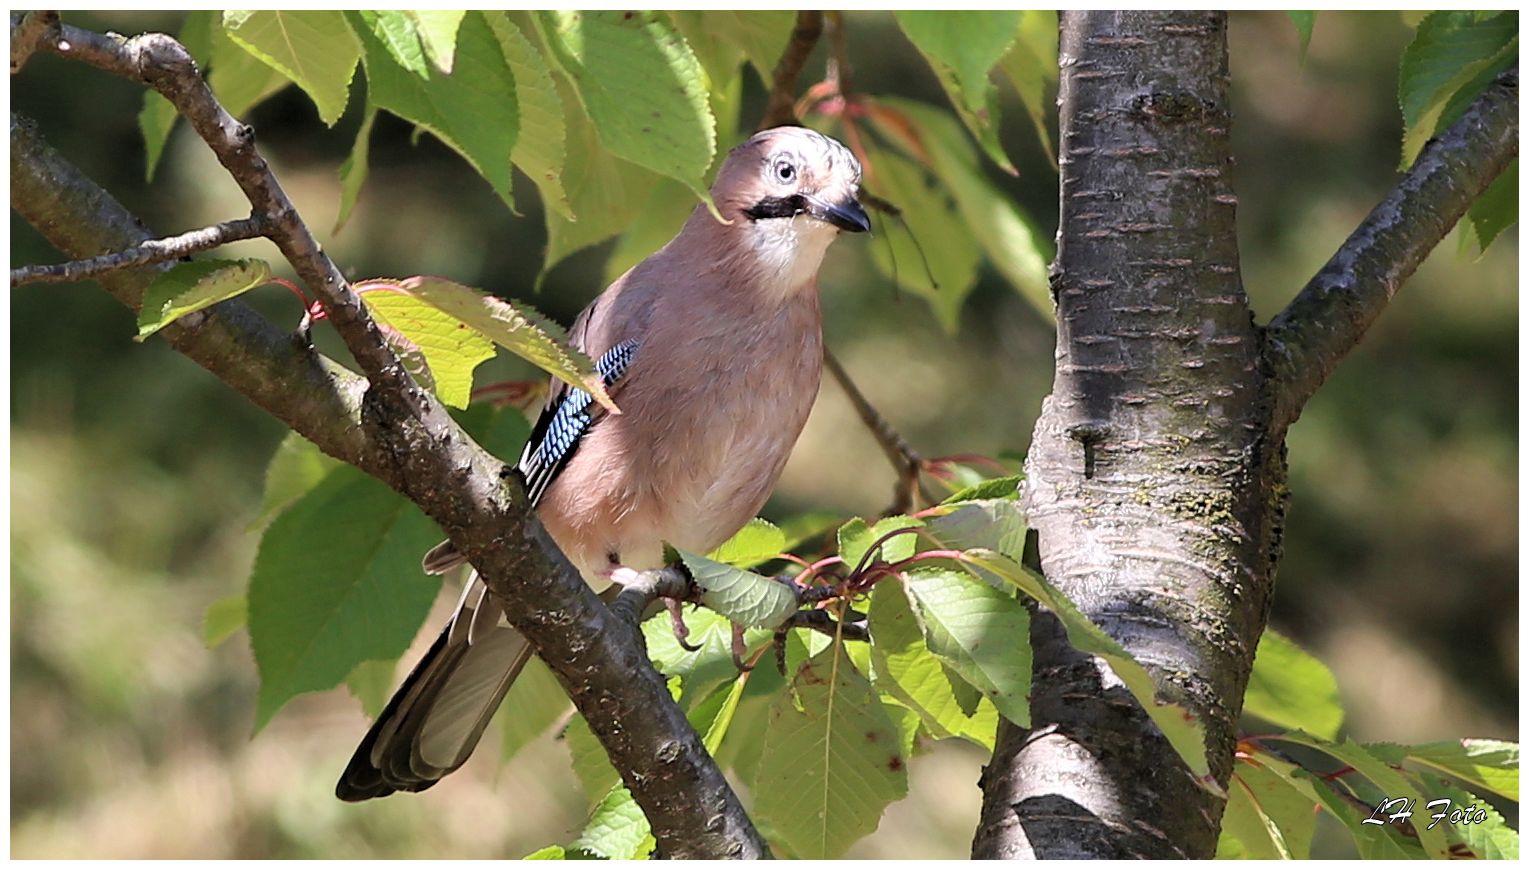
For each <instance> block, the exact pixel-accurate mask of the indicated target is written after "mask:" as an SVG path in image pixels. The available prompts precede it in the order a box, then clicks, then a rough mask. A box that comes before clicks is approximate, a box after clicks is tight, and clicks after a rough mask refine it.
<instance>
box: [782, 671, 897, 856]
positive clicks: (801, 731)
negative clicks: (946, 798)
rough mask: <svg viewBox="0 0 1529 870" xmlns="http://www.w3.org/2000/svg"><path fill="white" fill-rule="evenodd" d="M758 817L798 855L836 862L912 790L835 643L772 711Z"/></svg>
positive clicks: (887, 729)
mask: <svg viewBox="0 0 1529 870" xmlns="http://www.w3.org/2000/svg"><path fill="white" fill-rule="evenodd" d="M752 791H753V795H754V812H755V815H756V817H757V818H759V820H760V821H761V822H762V823H765V824H767V825H768V826H769V827H770V829H771V830H773V831H774V832H775V835H776V837H777V838H778V839H779V840H780V841H781V842H782V843H784V844H785V845H786V846H787V847H788V848H789V849H790V850H791V852H792V853H794V854H795V855H796V856H797V857H800V858H837V857H839V856H840V855H842V854H843V853H844V850H845V849H848V848H849V847H850V845H851V844H853V843H854V842H855V841H856V840H859V839H860V838H861V837H864V836H865V835H867V834H869V833H871V832H872V831H874V830H876V826H877V825H878V824H879V823H880V821H881V816H882V812H883V811H884V810H885V809H886V808H887V805H888V804H890V803H892V802H893V801H895V800H899V799H901V798H903V797H904V796H906V795H907V793H908V773H907V760H906V759H905V758H904V757H903V754H902V749H901V746H900V743H899V734H898V732H897V729H896V727H895V726H894V725H893V724H892V721H891V719H890V718H889V717H888V716H887V712H886V710H885V709H883V708H882V706H881V701H880V700H878V699H877V697H876V692H875V690H874V689H873V688H872V687H871V684H870V682H869V681H867V680H866V678H865V677H863V676H861V674H860V673H859V672H858V671H856V670H855V668H854V666H853V665H852V664H851V663H850V661H849V658H848V656H847V655H846V654H845V650H844V646H843V644H839V643H834V644H832V645H831V646H830V647H828V648H827V649H825V650H824V651H823V652H821V653H818V654H817V655H816V656H814V657H813V658H812V659H810V660H808V661H807V662H806V663H805V664H803V665H802V667H801V669H800V670H798V671H797V673H796V676H795V678H794V679H793V680H792V683H791V690H790V691H789V692H786V693H782V694H781V695H779V696H777V698H776V699H775V702H774V703H773V704H771V706H770V713H769V722H768V724H767V726H766V729H765V738H764V750H763V753H762V755H761V756H760V759H759V766H758V771H757V776H756V778H755V780H754V783H753V788H752Z"/></svg>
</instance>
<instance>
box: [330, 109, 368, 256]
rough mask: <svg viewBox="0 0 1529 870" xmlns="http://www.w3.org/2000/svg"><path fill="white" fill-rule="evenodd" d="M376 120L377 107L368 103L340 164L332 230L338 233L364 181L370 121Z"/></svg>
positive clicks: (347, 217)
mask: <svg viewBox="0 0 1529 870" xmlns="http://www.w3.org/2000/svg"><path fill="white" fill-rule="evenodd" d="M376 120H377V109H376V108H375V107H374V106H372V105H371V104H370V103H368V104H367V106H366V114H365V115H364V116H363V117H362V118H361V129H359V130H357V131H356V143H355V144H354V145H352V146H351V149H350V156H349V157H346V158H345V162H344V163H341V164H340V214H339V215H338V216H337V217H336V218H335V219H334V230H333V232H334V233H336V234H338V233H339V232H340V230H342V229H344V227H345V224H346V222H348V221H349V220H350V213H351V210H352V209H354V208H355V207H356V200H357V199H358V198H359V197H360V196H361V185H363V184H365V183H366V174H367V168H368V167H367V162H368V161H369V160H370V154H371V141H372V122H374V121H376Z"/></svg>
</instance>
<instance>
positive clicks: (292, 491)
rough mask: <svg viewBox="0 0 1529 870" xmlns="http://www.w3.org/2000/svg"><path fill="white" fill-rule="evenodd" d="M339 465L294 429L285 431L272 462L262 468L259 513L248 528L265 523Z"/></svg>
mask: <svg viewBox="0 0 1529 870" xmlns="http://www.w3.org/2000/svg"><path fill="white" fill-rule="evenodd" d="M339 464H340V461H339V460H338V459H334V458H333V457H330V456H327V455H325V453H324V452H323V451H322V450H320V449H318V447H317V446H315V445H314V443H313V442H312V441H309V440H308V439H307V438H304V437H303V436H301V435H299V434H297V433H296V432H288V433H287V434H286V436H285V437H284V438H282V439H281V442H280V443H279V444H277V445H276V452H275V453H273V454H271V461H270V462H269V463H268V464H267V465H266V467H265V490H264V492H263V494H262V495H261V497H260V515H259V516H258V517H257V518H256V519H255V521H254V522H253V523H251V524H250V527H251V528H258V527H260V526H263V525H265V523H266V521H267V520H269V519H270V518H271V517H273V516H275V515H276V514H278V513H280V512H281V511H283V510H286V508H287V506H288V505H290V504H292V502H294V501H297V500H298V499H299V498H301V497H302V496H303V495H304V494H306V493H307V492H308V491H309V490H311V489H313V488H314V487H315V486H318V485H319V483H320V481H322V480H323V479H324V478H325V477H328V476H329V472H331V471H333V470H334V469H335V467H336V466H337V465H339Z"/></svg>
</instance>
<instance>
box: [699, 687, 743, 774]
mask: <svg viewBox="0 0 1529 870" xmlns="http://www.w3.org/2000/svg"><path fill="white" fill-rule="evenodd" d="M750 673H752V672H746V673H742V674H739V675H738V678H737V679H735V680H733V684H732V685H731V686H730V687H729V688H728V690H727V692H726V693H725V694H722V703H721V704H720V705H718V707H717V710H716V713H715V714H714V715H712V716H710V717H708V719H709V721H710V723H711V724H709V725H707V726H706V730H705V732H704V733H703V736H702V738H701V745H702V746H704V747H706V751H707V752H708V753H709V754H711V755H713V756H715V755H716V754H717V751H718V750H720V749H721V748H722V741H723V740H725V739H726V738H727V732H728V729H729V728H730V727H732V724H733V718H734V717H735V716H736V715H737V713H738V704H739V703H740V702H741V701H742V700H743V693H744V691H745V690H747V689H748V685H749V674H750Z"/></svg>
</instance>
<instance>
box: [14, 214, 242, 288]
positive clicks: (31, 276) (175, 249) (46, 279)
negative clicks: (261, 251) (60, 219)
mask: <svg viewBox="0 0 1529 870" xmlns="http://www.w3.org/2000/svg"><path fill="white" fill-rule="evenodd" d="M265 234H266V221H265V218H264V217H262V216H256V217H248V218H242V219H240V220H236V221H224V222H223V223H220V224H216V225H214V226H210V227H202V228H201V229H199V230H192V231H191V232H189V233H181V234H180V235H178V236H170V237H168V238H164V239H151V240H150V241H147V242H144V243H143V244H141V245H138V246H136V247H132V248H128V249H127V250H125V251H117V252H116V253H113V254H102V255H101V256H99V257H91V258H90V259H88V260H70V261H69V262H67V263H58V264H55V265H52V266H23V267H21V268H19V269H12V270H11V286H12V287H20V286H21V285H23V284H64V283H68V282H71V281H84V280H86V279H89V278H98V277H100V276H102V275H105V274H106V273H108V272H117V271H120V270H122V269H131V268H133V267H134V266H147V265H149V264H151V263H164V262H167V261H169V260H178V259H180V258H181V257H185V256H188V255H190V254H194V253H196V252H198V251H206V250H209V249H212V248H217V247H221V246H223V245H226V244H228V243H229V242H240V241H244V240H245V239H253V238H258V237H260V236H263V235H265Z"/></svg>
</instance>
